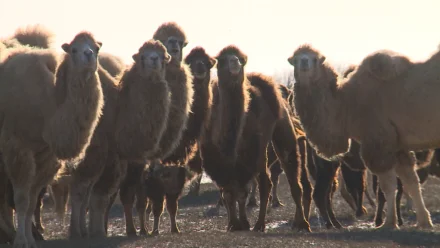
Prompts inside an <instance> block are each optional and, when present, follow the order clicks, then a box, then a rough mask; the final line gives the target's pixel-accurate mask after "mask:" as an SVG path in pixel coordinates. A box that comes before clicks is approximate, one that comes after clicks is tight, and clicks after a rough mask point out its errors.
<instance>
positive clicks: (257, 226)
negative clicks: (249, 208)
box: [252, 220, 266, 232]
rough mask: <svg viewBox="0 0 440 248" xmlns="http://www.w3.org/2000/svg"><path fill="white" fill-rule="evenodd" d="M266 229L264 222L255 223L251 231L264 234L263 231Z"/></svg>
mask: <svg viewBox="0 0 440 248" xmlns="http://www.w3.org/2000/svg"><path fill="white" fill-rule="evenodd" d="M265 229H266V223H264V221H259V220H258V221H257V223H255V226H254V228H253V229H252V231H254V232H264V230H265Z"/></svg>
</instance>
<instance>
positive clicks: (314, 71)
mask: <svg viewBox="0 0 440 248" xmlns="http://www.w3.org/2000/svg"><path fill="white" fill-rule="evenodd" d="M287 61H288V62H289V63H290V64H291V65H292V66H293V67H294V76H295V80H296V83H299V84H301V85H303V84H304V85H306V84H308V83H310V82H315V81H316V80H317V79H319V78H320V76H321V74H322V73H324V71H323V70H324V66H323V64H324V61H325V56H324V55H322V54H321V53H319V52H318V51H317V50H316V49H314V48H312V46H310V45H307V44H306V45H302V46H300V47H299V48H298V49H296V51H295V52H294V53H293V55H292V56H290V57H289V58H288V60H287Z"/></svg>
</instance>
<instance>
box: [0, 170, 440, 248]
mask: <svg viewBox="0 0 440 248" xmlns="http://www.w3.org/2000/svg"><path fill="white" fill-rule="evenodd" d="M439 190H440V181H439V180H438V179H435V178H430V179H429V181H428V182H427V184H425V185H424V194H423V195H424V197H425V199H426V205H427V207H428V209H429V210H430V211H431V214H432V217H433V221H434V223H435V228H434V229H433V230H430V231H418V230H415V229H414V228H413V227H411V225H414V224H415V216H414V214H409V215H408V214H405V215H404V220H405V227H403V228H401V230H400V231H375V230H373V228H372V218H373V210H372V209H371V207H370V206H369V205H368V203H365V205H366V206H367V208H368V211H369V215H368V217H367V218H365V219H363V220H356V219H355V218H354V215H353V214H354V213H353V211H352V210H351V209H350V208H349V207H348V205H347V204H346V203H345V201H343V200H342V198H341V197H340V193H339V191H338V193H337V194H336V197H335V203H334V208H335V210H336V215H337V217H339V219H340V220H341V221H342V223H343V224H344V225H345V226H346V227H347V230H344V231H339V230H326V229H325V227H324V226H323V224H322V223H321V222H320V219H319V217H317V216H318V215H317V211H316V210H315V206H314V205H312V217H311V225H312V231H313V233H298V232H296V231H295V232H294V231H292V230H291V229H290V227H289V224H288V221H289V220H290V219H292V217H293V214H294V205H293V204H294V203H293V200H292V198H291V197H290V196H289V194H290V193H289V192H290V190H289V188H288V184H287V181H286V178H285V176H284V175H282V176H281V180H280V190H279V191H280V199H281V200H282V202H283V203H285V204H286V206H284V207H282V208H279V209H272V210H271V212H270V213H269V214H268V216H267V231H266V232H265V233H253V232H237V233H227V232H226V231H225V228H226V224H227V223H226V211H225V209H222V210H221V212H220V216H218V217H209V218H208V217H206V216H205V215H204V213H205V212H206V211H207V210H208V209H210V208H211V207H212V206H213V205H214V204H215V202H216V200H217V199H218V198H217V197H218V193H217V190H216V188H215V186H214V185H213V184H211V183H208V184H203V185H202V187H201V195H200V196H199V197H183V198H182V199H181V200H180V211H179V215H178V224H179V227H180V230H181V234H177V235H173V234H170V231H169V218H168V214H167V213H166V212H165V213H164V214H163V216H162V218H161V225H160V231H161V234H160V236H157V237H138V238H127V237H125V236H124V235H125V224H124V223H125V222H124V216H123V211H122V207H121V205H120V204H119V203H117V204H116V205H115V206H114V207H113V208H112V211H111V219H110V225H109V233H110V237H109V238H106V239H101V240H86V241H77V242H75V243H73V242H70V241H67V240H66V234H67V227H65V226H64V227H63V225H62V224H60V222H58V221H57V220H56V218H55V215H54V214H53V213H51V209H50V208H49V209H44V214H43V216H44V224H45V227H46V231H45V233H44V236H45V238H46V239H47V241H44V242H41V243H40V244H39V247H41V248H46V247H47V248H49V247H62V248H69V247H75V248H76V247H78V248H79V247H81V248H82V247H84V248H86V247H109V248H110V247H121V248H138V247H253V248H260V247H326V248H332V247H359V248H363V247H440V195H439V194H438V193H437V192H439ZM402 203H405V200H403V201H402ZM257 213H258V210H257V209H252V210H250V213H249V216H250V221H251V225H252V223H254V222H255V220H256V217H257ZM67 223H68V218H67ZM149 225H150V226H152V219H150V222H149ZM0 247H10V246H6V245H3V246H1V245H0Z"/></svg>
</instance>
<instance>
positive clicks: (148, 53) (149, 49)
mask: <svg viewBox="0 0 440 248" xmlns="http://www.w3.org/2000/svg"><path fill="white" fill-rule="evenodd" d="M133 60H134V63H135V66H136V70H137V71H138V73H139V75H141V76H144V77H149V76H150V75H151V74H152V73H159V74H160V75H165V69H166V65H167V64H168V63H169V62H170V61H171V56H170V55H169V54H168V52H167V49H166V47H165V46H164V45H163V44H162V43H161V42H160V41H156V40H149V41H147V42H145V43H144V44H143V45H142V46H141V48H139V51H138V53H136V54H134V55H133Z"/></svg>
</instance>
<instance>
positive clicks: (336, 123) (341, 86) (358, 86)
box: [288, 45, 440, 228]
mask: <svg viewBox="0 0 440 248" xmlns="http://www.w3.org/2000/svg"><path fill="white" fill-rule="evenodd" d="M288 61H289V63H290V64H292V65H293V66H294V67H295V69H294V75H295V79H296V83H295V85H294V87H295V95H294V102H295V107H296V111H297V113H298V115H299V117H300V119H301V123H302V125H303V126H304V129H305V131H306V134H307V136H308V138H309V141H310V142H311V144H312V145H313V146H314V147H315V148H316V150H317V151H318V152H319V153H320V154H321V155H322V156H324V157H327V158H329V157H332V156H335V155H338V154H341V153H345V152H346V151H347V150H348V148H349V142H348V141H349V139H350V138H351V139H354V140H355V141H357V142H359V143H360V144H361V156H362V159H363V161H364V163H365V165H366V166H367V167H368V168H369V169H370V170H371V171H372V172H373V173H374V174H376V175H378V177H379V180H380V186H381V188H382V190H383V191H384V193H385V197H386V198H387V219H386V222H385V223H384V225H383V226H381V227H386V228H398V226H397V217H396V201H395V194H396V185H397V182H396V174H397V176H399V178H400V179H401V180H402V183H403V185H404V187H405V189H407V190H408V193H409V194H410V196H411V197H412V198H413V200H414V203H415V208H416V210H417V225H418V226H419V227H432V222H431V218H430V214H429V212H428V210H427V209H426V207H425V204H424V201H423V198H422V194H421V191H420V184H419V180H418V177H417V174H416V172H415V171H414V166H415V162H416V160H415V157H414V155H411V153H410V151H411V150H420V149H429V148H432V147H436V146H439V145H440V130H439V129H438V128H437V124H439V123H440V116H436V115H433V112H432V111H429V110H428V109H429V108H428V106H436V105H439V104H440V99H439V98H438V92H439V91H440V75H439V74H440V51H438V52H437V53H436V54H434V55H433V56H432V57H431V58H430V59H428V60H427V61H425V62H422V63H413V62H411V61H410V60H408V59H407V58H406V57H404V56H401V55H398V54H396V53H393V52H390V51H379V52H376V53H373V54H371V55H369V56H367V57H366V58H365V59H364V60H363V61H362V62H361V64H360V65H359V67H358V68H356V70H355V71H354V72H352V73H351V74H350V75H349V77H348V78H346V79H339V81H340V82H338V77H337V74H336V73H335V71H334V69H333V68H332V67H331V66H330V65H329V64H328V63H327V62H325V57H324V56H323V55H322V54H320V53H319V52H318V51H317V50H315V49H314V48H312V47H311V46H309V45H303V46H301V47H299V48H298V49H297V50H296V51H295V52H294V54H293V55H292V56H291V57H290V58H289V59H288ZM428 113H429V114H428ZM434 113H435V112H434ZM415 120H417V121H415Z"/></svg>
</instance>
